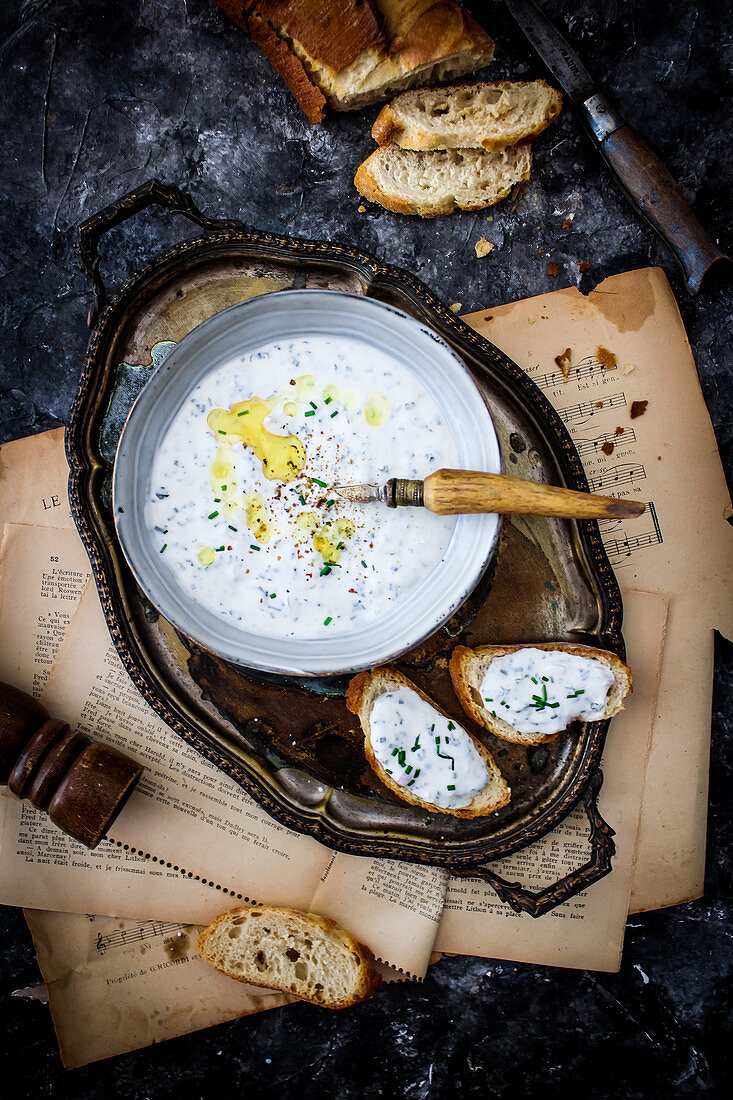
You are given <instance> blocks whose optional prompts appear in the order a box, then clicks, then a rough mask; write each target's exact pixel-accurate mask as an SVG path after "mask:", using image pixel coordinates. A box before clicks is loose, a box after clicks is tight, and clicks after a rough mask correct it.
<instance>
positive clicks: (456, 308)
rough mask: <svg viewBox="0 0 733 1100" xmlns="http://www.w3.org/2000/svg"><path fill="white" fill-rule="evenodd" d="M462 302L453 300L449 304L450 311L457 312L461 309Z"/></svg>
mask: <svg viewBox="0 0 733 1100" xmlns="http://www.w3.org/2000/svg"><path fill="white" fill-rule="evenodd" d="M462 305H463V302H454V303H453V305H452V306H449V307H448V308H449V309H450V311H451V313H458V312H459V311H460V309H461V306H462Z"/></svg>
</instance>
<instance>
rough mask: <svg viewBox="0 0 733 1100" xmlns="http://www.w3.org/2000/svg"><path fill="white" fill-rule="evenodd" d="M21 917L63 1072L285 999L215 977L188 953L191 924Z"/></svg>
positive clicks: (35, 913) (192, 948)
mask: <svg viewBox="0 0 733 1100" xmlns="http://www.w3.org/2000/svg"><path fill="white" fill-rule="evenodd" d="M25 917H26V920H27V922H28V926H29V928H30V930H31V934H32V936H33V942H34V944H35V947H36V954H37V956H38V965H39V967H40V970H41V974H42V975H43V978H44V981H45V982H46V987H47V989H48V995H49V1004H50V1007H51V1013H52V1015H53V1020H54V1026H55V1028H56V1035H57V1037H58V1041H59V1047H60V1049H61V1059H62V1061H63V1063H64V1066H65V1067H66V1069H75V1068H76V1067H77V1066H83V1065H86V1064H87V1063H88V1062H94V1061H97V1060H98V1059H99V1058H109V1057H110V1056H112V1055H114V1054H123V1053H124V1052H126V1051H128V1050H137V1049H138V1048H139V1047H145V1046H149V1045H150V1044H151V1043H159V1042H162V1041H163V1040H164V1039H172V1038H174V1037H175V1036H177V1035H185V1034H187V1033H188V1032H191V1031H198V1030H199V1029H201V1028H204V1027H211V1025H212V1024H219V1023H224V1021H226V1020H234V1019H236V1018H237V1017H239V1016H247V1015H250V1014H251V1013H254V1012H263V1011H264V1010H265V1009H268V1008H278V1007H280V1006H281V1005H286V1004H289V1003H291V1002H292V1001H294V1000H295V998H294V997H290V996H288V995H286V994H284V993H277V992H274V991H272V990H268V989H260V988H259V987H257V986H252V985H245V984H243V983H241V982H235V981H232V980H231V979H230V978H226V977H225V976H224V975H223V974H219V973H218V972H217V971H216V970H214V968H213V967H212V966H210V965H209V964H208V963H206V962H204V960H203V959H202V958H201V956H200V955H199V954H198V952H197V951H196V936H197V935H198V931H199V930H198V928H195V927H193V926H192V925H185V924H179V923H178V922H161V921H153V920H144V921H139V920H121V919H118V918H116V917H96V916H92V917H86V916H83V915H81V914H76V913H44V912H42V911H40V910H33V909H27V910H26V911H25Z"/></svg>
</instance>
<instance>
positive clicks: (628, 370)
mask: <svg viewBox="0 0 733 1100" xmlns="http://www.w3.org/2000/svg"><path fill="white" fill-rule="evenodd" d="M635 369H636V368H635V367H634V364H633V363H627V364H626V366H625V367H624V374H631V372H632V370H635Z"/></svg>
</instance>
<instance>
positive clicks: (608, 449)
mask: <svg viewBox="0 0 733 1100" xmlns="http://www.w3.org/2000/svg"><path fill="white" fill-rule="evenodd" d="M614 446H615V444H614V443H612V442H611V440H610V439H607V440H606V442H605V443H602V444H601V450H602V451H603V453H604V455H612V454H613V449H614Z"/></svg>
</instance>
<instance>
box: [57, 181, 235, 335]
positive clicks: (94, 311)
mask: <svg viewBox="0 0 733 1100" xmlns="http://www.w3.org/2000/svg"><path fill="white" fill-rule="evenodd" d="M148 206H161V207H163V209H165V210H167V211H169V212H170V213H171V214H182V215H183V216H184V217H185V218H188V219H189V221H192V222H195V224H196V225H199V226H201V228H202V229H206V230H208V231H210V232H214V231H218V230H222V229H234V230H239V229H242V228H243V225H242V222H238V221H232V220H231V219H226V218H210V217H208V216H207V215H206V214H204V213H202V212H201V211H200V210H199V208H198V207H197V206H196V204H195V203H194V201H193V199H192V198H191V196H190V195H188V194H186V192H185V191H181V189H180V188H179V187H175V186H173V185H172V184H169V183H161V181H160V180H156V179H151V180H148V181H147V183H143V184H142V185H141V186H140V187H136V188H135V189H134V190H133V191H128V193H127V194H126V195H122V197H121V198H119V199H116V200H115V201H114V202H112V203H110V204H109V206H105V207H104V209H103V210H99V211H98V212H97V213H96V214H93V215H92V217H91V218H88V219H87V221H85V222H82V224H81V225H80V226H79V237H78V249H79V259H80V261H81V268H82V271H84V273H85V274H86V275H88V276H89V278H90V279H91V280H92V283H93V285H94V296H95V304H94V305H93V306H92V308H91V309H90V311H89V316H88V323H89V327H90V328H91V326H92V325H93V324H94V322H95V321H96V319H97V317H98V316H99V313H100V311H101V310H102V309H103V308H104V305H105V303H106V301H107V290H106V288H105V285H104V282H103V281H102V276H101V275H100V273H99V240H100V238H101V236H102V235H103V234H104V233H106V232H107V231H108V230H109V229H113V228H114V227H115V226H116V225H120V224H121V223H122V222H124V221H127V219H128V218H131V217H132V216H133V214H138V213H139V212H140V211H141V210H144V209H145V208H146V207H148Z"/></svg>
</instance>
